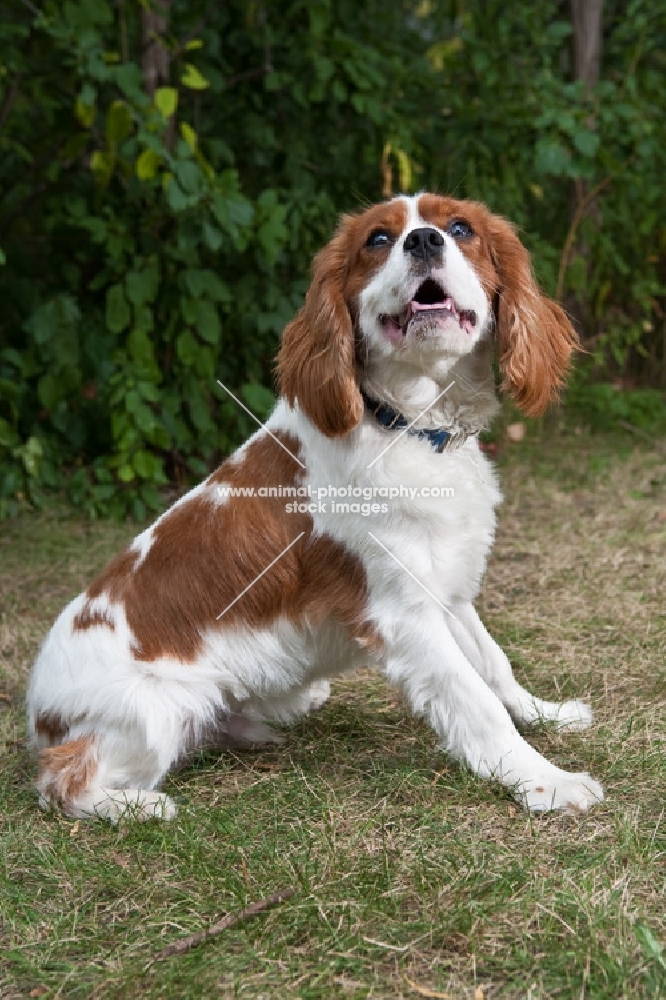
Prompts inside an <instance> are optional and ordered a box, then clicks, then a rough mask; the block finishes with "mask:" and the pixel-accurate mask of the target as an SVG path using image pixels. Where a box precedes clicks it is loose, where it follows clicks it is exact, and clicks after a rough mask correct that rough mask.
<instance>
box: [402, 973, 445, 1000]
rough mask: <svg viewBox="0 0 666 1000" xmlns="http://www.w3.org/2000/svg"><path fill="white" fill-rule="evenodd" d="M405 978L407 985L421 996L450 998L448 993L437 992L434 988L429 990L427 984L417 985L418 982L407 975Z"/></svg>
mask: <svg viewBox="0 0 666 1000" xmlns="http://www.w3.org/2000/svg"><path fill="white" fill-rule="evenodd" d="M405 980H406V982H407V983H408V985H409V986H411V988H412V989H413V990H415V992H416V993H418V994H419V995H420V996H422V997H436V998H438V1000H451V994H450V993H438V992H437V991H436V990H429V989H428V987H427V986H419V984H418V983H414V982H412V980H411V979H410V978H409V977H408V976H405Z"/></svg>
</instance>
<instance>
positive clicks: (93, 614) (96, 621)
mask: <svg viewBox="0 0 666 1000" xmlns="http://www.w3.org/2000/svg"><path fill="white" fill-rule="evenodd" d="M96 625H104V626H105V627H106V628H110V629H111V631H112V632H115V629H116V626H115V622H114V621H113V619H111V618H109V617H108V615H107V614H106V612H105V611H99V610H96V611H93V610H91V607H90V601H88V602H87V603H86V604H84V606H83V607H82V608H81V610H80V611H79V613H78V615H76V617H75V618H74V620H73V622H72V632H83V631H85V629H88V628H94V627H95V626H96Z"/></svg>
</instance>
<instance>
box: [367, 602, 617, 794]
mask: <svg viewBox="0 0 666 1000" xmlns="http://www.w3.org/2000/svg"><path fill="white" fill-rule="evenodd" d="M415 618H416V620H418V623H419V624H418V627H415V626H414V625H409V624H407V623H405V624H404V625H403V626H402V627H398V628H396V629H395V632H394V634H393V641H392V643H391V645H390V648H389V649H388V651H387V654H386V656H385V659H384V664H383V665H384V670H385V673H386V676H387V678H388V679H389V680H390V681H391V682H392V683H394V684H396V685H397V686H399V687H400V688H401V689H402V690H403V692H404V693H405V695H406V696H407V698H408V699H409V702H410V704H411V706H412V708H413V710H414V711H415V712H416V713H417V714H418V715H421V716H423V717H424V718H426V719H427V720H428V721H429V722H430V724H431V725H432V727H433V729H434V730H435V732H436V733H437V735H438V737H439V739H440V741H441V744H442V746H443V747H444V748H445V749H446V750H448V751H449V753H451V754H452V755H453V756H454V757H456V758H458V759H459V760H462V761H464V762H465V763H466V764H467V765H468V767H470V768H471V769H472V770H473V771H474V772H475V773H476V774H478V775H480V776H481V777H485V778H495V779H497V780H498V781H500V782H501V783H502V784H503V785H505V786H506V787H507V788H510V789H511V790H512V792H513V793H514V795H515V797H516V798H517V799H518V801H519V802H521V803H522V804H523V805H524V806H525V807H526V808H527V809H530V810H531V811H532V812H542V811H545V810H549V809H568V808H571V809H580V810H584V809H589V807H590V806H591V805H593V804H594V803H595V802H598V801H600V800H601V799H603V790H602V788H601V785H599V783H598V782H597V781H595V780H594V779H593V778H591V777H590V776H589V774H585V773H583V774H571V773H569V772H568V771H563V770H561V769H560V768H559V767H556V766H555V765H554V764H551V763H550V761H548V760H546V759H545V757H542V756H541V754H539V753H538V752H537V751H536V750H535V749H534V747H532V746H530V744H529V743H527V742H526V740H524V739H523V737H522V736H521V735H520V733H519V732H518V730H517V729H516V727H515V725H514V723H513V721H512V719H511V716H510V715H509V713H508V711H507V710H506V708H505V707H504V705H503V704H502V702H501V701H500V699H499V698H498V697H497V695H496V694H495V693H494V692H493V691H492V690H491V689H490V687H489V686H488V685H487V684H486V682H485V681H484V680H483V678H482V677H481V676H480V674H479V673H477V671H476V670H475V669H474V668H473V666H472V665H471V663H470V662H469V660H468V659H467V658H466V656H465V654H464V653H463V651H462V650H461V648H460V646H459V645H458V643H457V642H456V640H455V639H454V637H453V634H452V629H451V627H450V626H449V624H448V623H447V622H446V621H445V620H444V612H434V611H432V610H431V609H428V611H426V610H425V609H423V610H422V612H421V613H420V614H419V616H418V618H417V616H415Z"/></svg>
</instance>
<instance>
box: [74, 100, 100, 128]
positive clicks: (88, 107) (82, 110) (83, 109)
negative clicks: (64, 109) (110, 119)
mask: <svg viewBox="0 0 666 1000" xmlns="http://www.w3.org/2000/svg"><path fill="white" fill-rule="evenodd" d="M96 111H97V108H96V107H95V105H94V104H85V103H84V101H82V100H81V98H80V97H77V98H76V102H75V104H74V114H75V115H76V117H77V120H78V121H79V123H80V124H81V125H83V127H84V128H90V126H91V125H92V123H93V122H94V121H95V113H96Z"/></svg>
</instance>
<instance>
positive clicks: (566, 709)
mask: <svg viewBox="0 0 666 1000" xmlns="http://www.w3.org/2000/svg"><path fill="white" fill-rule="evenodd" d="M593 717H594V713H593V712H592V706H591V705H586V704H585V702H584V701H565V702H563V703H562V704H561V705H559V706H558V712H557V716H556V718H555V725H556V726H557V728H558V729H588V727H589V726H591V725H592V719H593Z"/></svg>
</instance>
